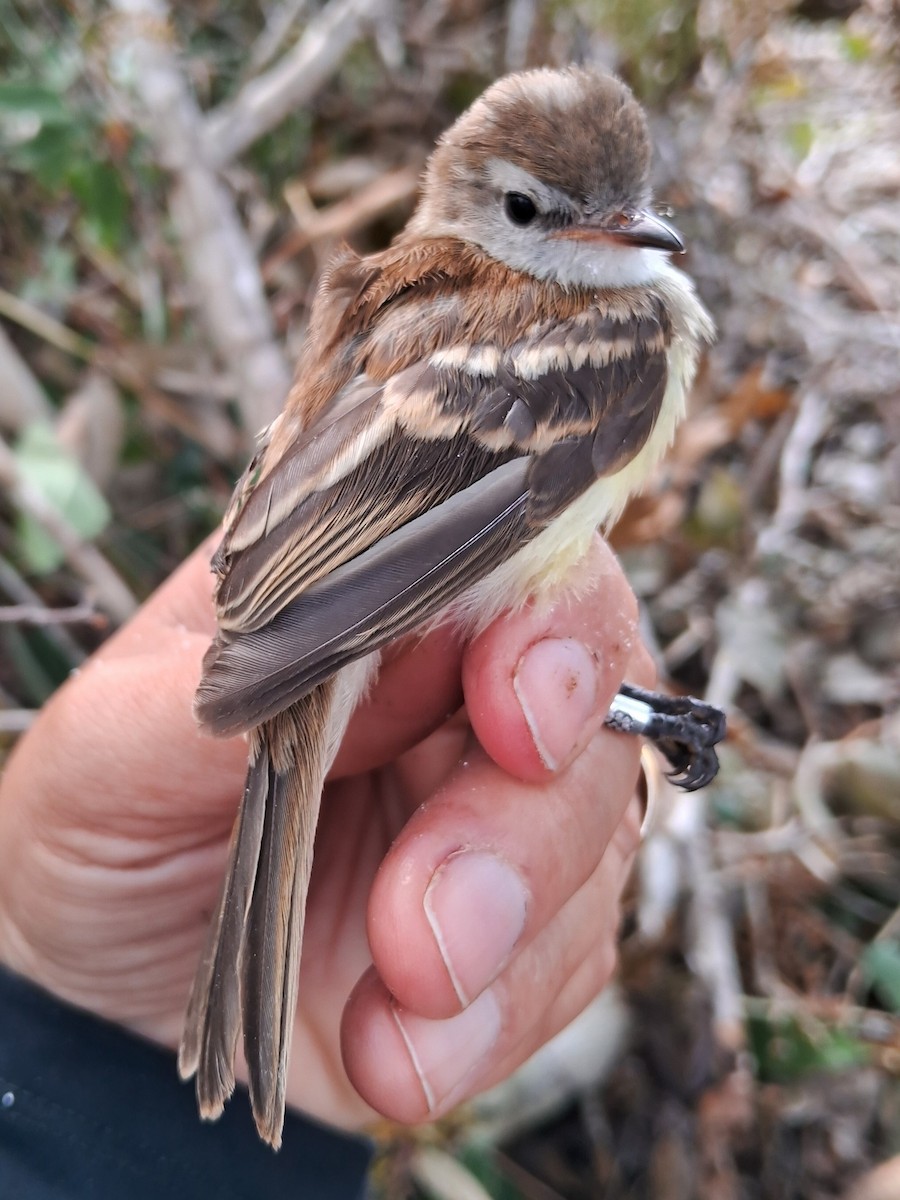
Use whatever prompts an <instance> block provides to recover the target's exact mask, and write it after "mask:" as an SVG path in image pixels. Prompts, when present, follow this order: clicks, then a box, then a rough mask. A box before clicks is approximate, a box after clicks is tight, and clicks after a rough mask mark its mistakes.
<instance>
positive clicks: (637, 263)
mask: <svg viewBox="0 0 900 1200" xmlns="http://www.w3.org/2000/svg"><path fill="white" fill-rule="evenodd" d="M649 159H650V143H649V138H648V134H647V125H646V121H645V118H644V115H643V112H642V110H641V108H640V107H639V105H638V104H637V103H636V101H635V100H634V98H633V97H632V95H631V93H630V92H629V90H628V89H627V88H626V87H625V86H624V85H623V84H622V83H620V82H619V81H618V80H616V79H614V78H611V77H610V76H608V75H605V74H601V73H599V72H596V71H592V70H586V69H579V68H575V67H571V68H567V69H565V70H559V71H551V70H536V71H529V72H525V73H522V74H518V75H511V76H508V77H507V78H505V79H502V80H500V82H498V83H496V84H494V86H493V87H491V88H489V89H488V91H486V92H485V93H484V95H483V96H482V97H481V98H480V99H479V100H477V101H476V102H475V104H473V105H472V107H471V108H470V109H469V110H468V111H467V112H466V113H464V114H463V116H462V117H460V118H459V120H458V121H457V122H456V124H455V125H454V126H453V127H452V128H451V129H450V130H449V131H448V132H447V133H445V134H444V136H443V137H442V138H441V140H440V141H439V143H438V145H437V147H436V149H435V151H434V153H433V154H432V156H431V158H430V160H429V162H428V166H427V169H426V172H425V178H424V183H423V188H422V195H421V200H420V202H419V206H418V208H417V210H416V212H415V214H414V215H413V217H412V218H411V220H410V222H409V224H408V225H407V227H406V229H405V230H404V231H403V232H402V233H401V234H400V235H399V236H398V237H397V238H396V240H395V241H394V243H393V244H392V245H391V246H390V248H389V249H387V250H385V251H383V252H382V253H379V254H375V255H373V256H371V257H369V258H360V257H358V256H357V255H356V254H353V253H352V252H351V251H350V250H344V251H342V252H341V253H340V254H339V255H338V257H337V258H336V259H335V260H334V261H333V262H332V263H331V265H330V266H329V268H328V269H327V270H326V272H325V274H324V277H323V279H322V281H321V285H320V287H319V291H318V295H317V297H316V301H315V304H314V307H313V311H312V318H311V322H310V329H309V337H308V340H307V343H306V346H305V349H304V351H303V353H302V355H301V358H300V362H299V365H298V368H297V375H296V383H295V384H294V387H293V389H292V391H291V394H290V396H289V398H288V401H287V405H286V407H285V410H284V412H283V414H282V415H281V416H280V417H279V418H278V419H277V420H276V421H275V422H274V424H273V425H271V426H270V428H269V429H268V430H266V432H265V433H264V434H263V436H262V438H261V441H260V445H259V449H258V451H257V453H256V456H255V457H254V459H253V461H252V462H251V464H250V466H249V467H248V468H247V471H246V472H245V474H244V476H243V478H242V479H241V481H240V482H239V484H238V486H237V489H236V491H235V496H234V499H233V501H232V504H231V507H230V509H229V512H228V514H227V516H226V520H225V535H224V538H223V541H222V544H221V546H220V547H219V550H218V551H217V553H216V555H215V557H214V559H213V569H214V571H215V573H216V575H217V577H218V579H217V585H216V610H217V616H218V623H219V632H218V634H217V636H216V639H215V641H214V642H213V644H212V646H211V647H210V650H209V652H208V654H207V657H206V660H205V663H204V669H203V678H202V681H201V683H200V687H199V691H198V693H197V700H196V713H197V717H198V719H199V721H200V723H201V725H202V726H203V728H205V729H206V730H209V731H210V732H212V733H213V734H217V735H219V736H231V735H234V734H237V733H241V732H248V733H249V735H250V766H249V772H248V776H247V784H246V790H245V792H244V797H243V801H242V804H241V809H240V814H239V816H238V819H237V823H236V826H235V830H234V834H233V837H232V843H231V860H230V865H229V868H228V875H227V878H226V881H225V887H224V891H223V895H222V899H221V903H220V905H219V907H218V910H217V911H216V913H215V917H214V920H213V923H212V928H211V930H210V935H209V941H208V945H207V948H206V952H205V954H204V957H203V960H202V962H201V964H200V967H199V970H198V972H197V977H196V979H195V982H194V987H193V991H192V993H191V998H190V1003H189V1006H188V1011H187V1019H186V1026H185V1032H184V1038H183V1041H182V1045H181V1052H180V1056H179V1070H180V1072H181V1075H182V1077H183V1078H189V1077H191V1076H193V1075H196V1077H197V1096H198V1100H199V1105H200V1112H201V1114H202V1115H203V1116H204V1117H207V1118H214V1117H217V1116H218V1115H219V1114H220V1113H221V1111H222V1107H223V1105H224V1103H225V1101H226V1100H227V1098H228V1097H229V1095H230V1094H231V1092H232V1090H233V1088H234V1068H233V1061H234V1055H235V1049H236V1046H237V1039H238V1036H239V1034H241V1032H242V1033H243V1042H244V1054H245V1057H246V1060H247V1067H248V1073H249V1082H250V1097H251V1102H252V1106H253V1113H254V1116H255V1119H256V1124H257V1128H258V1129H259V1132H260V1135H261V1136H262V1137H263V1138H264V1139H265V1140H266V1141H268V1142H270V1143H271V1144H272V1145H274V1146H277V1145H278V1144H279V1143H280V1140H281V1128H282V1123H283V1120H284V1105H285V1075H286V1067H287V1062H288V1056H289V1052H290V1041H291V1031H292V1027H293V1022H294V1013H295V1007H296V998H297V975H298V964H299V957H300V945H301V941H302V936H303V919H304V910H305V906H306V895H307V889H308V884H309V877H310V870H311V867H312V855H313V839H314V835H315V829H316V822H317V818H318V812H319V802H320V797H321V794H322V788H323V782H324V779H325V775H326V772H327V771H328V769H329V766H330V764H331V762H332V760H333V758H334V756H335V753H336V751H337V748H338V745H339V743H340V741H341V738H342V737H343V734H344V731H345V729H346V727H347V722H348V721H349V719H350V716H351V714H352V712H353V709H354V707H355V705H356V704H357V702H358V701H359V699H360V697H361V696H362V695H363V694H364V692H365V690H366V688H367V687H368V686H369V685H370V683H371V681H372V679H373V676H374V674H375V673H376V671H377V668H378V662H379V651H380V648H381V647H382V646H384V645H385V643H386V642H388V641H390V640H391V639H394V638H397V637H398V636H400V635H402V634H405V633H407V632H409V631H410V630H412V629H422V628H423V627H424V628H428V627H430V626H433V625H435V624H436V623H438V622H442V621H446V620H450V621H453V622H455V623H456V624H457V625H458V626H460V627H462V628H463V629H464V630H465V631H467V632H475V631H478V630H480V629H482V628H484V627H485V626H486V625H487V624H488V623H489V622H490V621H492V620H493V619H494V618H495V617H496V616H498V615H499V614H500V613H501V612H503V611H504V610H509V609H515V608H517V607H518V606H520V605H522V604H523V603H524V602H525V601H526V600H527V599H528V598H529V597H540V596H541V595H547V594H555V593H557V592H558V590H559V589H560V588H562V587H564V586H565V584H566V579H567V576H568V575H569V573H570V571H571V569H572V567H573V566H574V565H575V564H576V563H577V562H578V561H579V560H580V559H581V558H582V557H583V556H584V554H585V553H586V551H587V549H588V546H589V544H590V541H591V538H592V536H593V534H594V532H595V530H596V529H597V527H598V526H601V525H605V524H608V523H610V522H611V521H613V520H614V519H615V518H616V516H617V515H618V514H619V513H620V511H621V509H622V507H623V505H624V504H625V502H626V500H627V499H628V497H629V496H630V495H631V494H632V493H633V492H634V491H635V490H636V489H637V488H638V487H639V486H640V485H641V483H642V482H643V481H644V480H645V479H646V478H647V476H648V474H649V473H650V472H651V471H652V470H653V468H654V467H655V465H656V464H657V463H658V461H659V459H660V456H661V455H662V453H663V452H664V450H665V449H666V447H667V446H668V444H669V442H670V441H671V439H672V436H673V433H674V431H675V428H676V425H677V424H678V421H679V420H680V418H681V417H682V415H683V413H684V407H685V395H686V391H687V389H688V387H689V386H690V384H691V381H692V379H693V376H694V371H695V366H696V362H697V357H698V353H699V350H700V347H701V344H702V343H703V342H704V341H705V340H707V339H709V338H710V337H711V335H712V323H711V321H710V318H709V316H708V315H707V313H706V311H705V310H704V308H703V307H702V305H701V304H700V302H699V301H698V300H697V298H696V296H695V294H694V290H693V287H692V285H691V283H690V281H689V280H688V278H687V277H686V276H685V275H683V274H682V273H681V272H679V271H677V270H675V269H674V267H673V266H672V265H671V263H670V261H669V254H671V253H673V252H679V251H681V250H682V249H683V247H682V243H681V239H680V238H679V236H678V234H677V233H676V232H675V230H674V229H673V228H672V227H671V226H670V225H669V224H667V223H666V222H665V221H664V220H662V219H661V218H660V217H659V216H657V215H656V214H655V213H654V212H653V211H652V210H651V209H650V208H649V207H648V205H649V201H650V193H649V188H648V166H649ZM609 723H610V724H612V725H613V727H614V728H617V729H625V730H628V731H631V732H643V733H645V734H648V735H650V736H653V737H655V739H656V740H657V742H658V743H659V744H660V745H661V746H662V747H663V749H664V750H665V752H666V753H667V754H668V756H669V758H670V761H671V762H672V764H673V767H674V768H675V770H676V771H679V772H681V773H682V779H681V782H682V783H683V784H684V785H685V786H689V787H695V786H700V785H701V784H702V783H703V782H705V781H706V780H707V779H708V778H710V777H711V775H712V774H714V772H715V768H716V760H715V752H714V750H713V749H712V746H713V744H714V743H715V742H716V741H717V740H718V739H719V738H720V737H721V736H722V731H723V727H722V722H721V714H719V713H718V712H717V710H711V709H709V708H708V707H707V706H702V705H699V703H697V702H693V701H684V702H679V701H669V702H666V701H665V700H664V698H660V697H654V696H653V695H651V694H647V693H641V692H639V691H638V690H637V689H633V688H628V687H623V692H622V695H621V697H619V698H618V702H617V704H616V706H614V709H613V712H612V714H611V717H610V718H609Z"/></svg>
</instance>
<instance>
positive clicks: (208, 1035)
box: [178, 679, 349, 1148]
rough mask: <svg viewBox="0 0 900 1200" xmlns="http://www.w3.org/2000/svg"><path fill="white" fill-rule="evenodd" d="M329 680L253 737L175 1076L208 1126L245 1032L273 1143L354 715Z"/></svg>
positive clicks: (262, 1121)
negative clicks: (326, 823) (328, 819)
mask: <svg viewBox="0 0 900 1200" xmlns="http://www.w3.org/2000/svg"><path fill="white" fill-rule="evenodd" d="M336 684H337V680H335V679H330V680H328V681H327V682H325V683H323V684H320V685H319V686H318V687H316V688H314V689H313V691H311V692H310V693H309V694H308V695H306V696H303V697H302V698H301V699H300V700H297V701H295V703H294V704H292V705H291V707H290V708H289V709H286V710H285V711H284V712H283V713H279V714H278V716H276V717H274V718H272V719H271V720H270V721H267V722H266V723H265V724H264V725H261V726H259V728H257V729H254V730H253V731H252V733H251V735H250V767H249V770H248V772H247V783H246V787H245V791H244V800H243V803H242V805H241V810H240V814H239V816H238V819H237V822H236V824H235V827H234V832H233V834H232V837H231V851H230V858H229V865H228V873H227V876H226V879H225V887H224V889H223V892H222V897H221V900H220V902H219V906H218V909H217V910H216V913H215V916H214V919H213V922H212V925H211V927H210V931H209V935H208V939H207V944H206V949H205V953H204V955H203V958H202V959H201V962H200V966H199V968H198V970H197V975H196V977H195V979H194V985H193V989H192V991H191V996H190V1000H189V1002H188V1009H187V1016H186V1018H185V1028H184V1035H183V1037H182V1042H181V1048H180V1051H179V1055H178V1070H179V1073H180V1075H181V1077H182V1079H189V1078H191V1077H192V1076H194V1075H196V1078H197V1085H196V1086H197V1101H198V1104H199V1108H200V1113H201V1116H203V1117H204V1118H206V1119H208V1120H213V1119H215V1118H216V1117H218V1116H219V1115H220V1114H221V1112H222V1108H223V1106H224V1104H225V1101H226V1100H227V1099H228V1097H229V1096H230V1095H231V1093H232V1091H233V1090H234V1055H235V1049H236V1046H237V1039H238V1034H239V1033H240V1032H241V1031H243V1037H244V1055H245V1058H246V1060H247V1069H248V1074H249V1083H250V1101H251V1104H252V1107H253V1116H254V1119H255V1121H256V1127H257V1129H258V1130H259V1134H260V1137H262V1138H263V1139H264V1140H265V1141H267V1142H269V1143H270V1144H271V1145H272V1146H274V1147H276V1148H277V1147H278V1146H279V1145H280V1143H281V1129H282V1125H283V1123H284V1105H285V1084H286V1075H287V1066H288V1058H289V1055H290V1048H291V1034H292V1032H293V1026H294V1013H295V1008H296V1000H297V975H298V968H299V962H300V947H301V944H302V941H303V921H304V914H305V910H306V897H307V892H308V890H309V877H310V872H311V869H312V859H313V841H314V837H315V831H316V822H317V820H318V816H319V804H320V801H321V796H322V787H323V784H324V778H325V773H326V771H327V770H328V767H329V766H330V764H331V759H332V757H333V755H334V752H335V749H336V745H337V742H338V741H339V740H340V737H341V736H342V734H343V726H344V725H345V724H346V716H347V715H349V714H347V713H345V712H344V711H343V710H344V709H346V707H347V706H346V705H338V706H337V709H340V710H341V711H340V712H338V711H336V706H335V703H334V700H335V689H336ZM336 721H339V722H340V724H341V728H340V729H337V728H336Z"/></svg>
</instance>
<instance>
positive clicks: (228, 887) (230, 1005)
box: [178, 756, 268, 1121]
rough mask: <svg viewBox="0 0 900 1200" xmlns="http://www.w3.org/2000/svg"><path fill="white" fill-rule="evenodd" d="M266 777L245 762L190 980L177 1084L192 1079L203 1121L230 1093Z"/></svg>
mask: <svg viewBox="0 0 900 1200" xmlns="http://www.w3.org/2000/svg"><path fill="white" fill-rule="evenodd" d="M267 788H268V773H267V772H266V771H265V770H264V769H262V764H261V763H260V760H259V757H258V756H257V757H256V758H255V760H252V761H251V764H250V768H249V771H248V773H247V782H246V785H245V788H244V798H243V802H242V803H241V807H240V812H239V814H238V818H237V820H236V821H235V825H234V831H233V833H232V835H231V848H230V851H229V863H228V873H227V875H226V877H225V883H224V886H223V888H222V896H221V899H220V900H219V906H218V909H217V911H216V913H215V915H214V917H213V920H212V922H211V924H210V927H209V933H208V934H207V938H206V947H205V949H204V953H203V956H202V958H201V959H200V965H199V967H198V968H197V974H196V976H195V978H194V983H193V987H192V988H191V995H190V999H189V1001H188V1007H187V1013H186V1016H185V1023H184V1034H183V1036H182V1040H181V1047H180V1049H179V1052H178V1073H179V1075H180V1076H181V1078H182V1079H190V1078H191V1077H192V1076H194V1075H196V1076H197V1103H198V1106H199V1108H200V1115H201V1116H202V1117H203V1118H204V1119H205V1120H208V1121H212V1120H215V1118H216V1117H219V1116H221V1114H222V1109H223V1107H224V1105H225V1101H226V1100H227V1099H228V1097H229V1096H230V1095H231V1093H232V1092H233V1091H234V1054H235V1049H236V1047H237V1039H238V1034H239V1032H240V1029H241V1013H240V995H239V987H238V975H237V971H236V969H235V964H236V963H237V962H238V961H239V958H240V955H241V950H242V947H243V944H244V939H245V934H246V922H247V913H248V911H249V909H250V901H251V897H252V895H253V890H254V884H255V881H256V873H257V863H258V861H259V855H260V849H261V846H262V839H263V824H264V818H265V814H266V791H267Z"/></svg>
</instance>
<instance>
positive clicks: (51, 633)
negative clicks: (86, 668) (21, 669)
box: [0, 558, 87, 699]
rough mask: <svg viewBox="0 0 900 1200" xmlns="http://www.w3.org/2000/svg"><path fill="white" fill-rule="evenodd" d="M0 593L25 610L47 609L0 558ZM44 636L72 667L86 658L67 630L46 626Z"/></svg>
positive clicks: (14, 570) (19, 576)
mask: <svg viewBox="0 0 900 1200" xmlns="http://www.w3.org/2000/svg"><path fill="white" fill-rule="evenodd" d="M0 593H2V594H3V595H4V596H6V597H7V598H8V599H10V600H14V601H15V602H16V604H20V605H22V606H24V607H27V608H31V609H45V608H46V607H47V606H46V605H45V604H44V601H43V600H42V599H41V597H40V596H39V595H38V593H37V592H36V591H35V590H34V588H33V587H31V586H30V585H29V584H27V583H26V582H25V580H24V579H23V578H22V576H21V575H20V574H19V572H18V571H17V570H16V569H15V567H14V566H13V565H12V563H9V562H7V561H6V559H5V558H0ZM44 636H45V637H46V638H47V640H48V641H50V642H52V643H53V644H54V646H56V648H57V650H59V652H60V654H62V656H63V658H65V659H67V660H68V661H69V662H70V663H71V664H72V665H73V666H77V665H78V664H79V663H82V662H84V660H85V659H86V658H87V654H85V652H84V650H82V648H81V647H80V646H79V645H78V643H77V642H76V641H75V639H74V638H73V637H72V635H71V634H70V633H69V632H68V630H66V629H63V628H60V627H59V626H57V625H47V626H46V627H45V631H44ZM0 699H2V697H0Z"/></svg>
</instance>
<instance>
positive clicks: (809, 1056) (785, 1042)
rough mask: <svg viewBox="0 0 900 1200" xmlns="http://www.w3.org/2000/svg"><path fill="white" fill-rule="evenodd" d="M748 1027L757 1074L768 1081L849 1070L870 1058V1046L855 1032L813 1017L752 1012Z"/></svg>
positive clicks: (784, 1080) (787, 1081) (785, 1081)
mask: <svg viewBox="0 0 900 1200" xmlns="http://www.w3.org/2000/svg"><path fill="white" fill-rule="evenodd" d="M747 1027H748V1033H749V1040H750V1045H751V1048H752V1050H753V1054H754V1057H755V1058H756V1063H757V1075H758V1076H759V1078H760V1079H762V1080H763V1081H765V1082H769V1083H790V1082H792V1081H794V1080H797V1079H803V1078H805V1077H808V1076H810V1075H815V1074H819V1073H821V1072H828V1073H838V1072H841V1071H847V1070H850V1069H851V1068H852V1067H857V1066H860V1065H861V1064H862V1063H865V1062H867V1061H868V1060H869V1058H870V1052H869V1048H868V1047H867V1046H866V1045H865V1043H863V1042H861V1041H860V1040H859V1039H858V1038H856V1037H854V1035H853V1033H852V1032H850V1031H849V1030H847V1029H841V1028H838V1027H831V1026H828V1025H825V1024H823V1023H822V1022H819V1021H814V1020H813V1019H812V1018H806V1019H804V1020H803V1021H800V1020H798V1019H797V1018H796V1017H784V1018H780V1019H775V1018H770V1017H768V1016H751V1017H750V1018H749V1019H748V1022H747Z"/></svg>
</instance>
